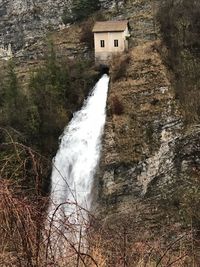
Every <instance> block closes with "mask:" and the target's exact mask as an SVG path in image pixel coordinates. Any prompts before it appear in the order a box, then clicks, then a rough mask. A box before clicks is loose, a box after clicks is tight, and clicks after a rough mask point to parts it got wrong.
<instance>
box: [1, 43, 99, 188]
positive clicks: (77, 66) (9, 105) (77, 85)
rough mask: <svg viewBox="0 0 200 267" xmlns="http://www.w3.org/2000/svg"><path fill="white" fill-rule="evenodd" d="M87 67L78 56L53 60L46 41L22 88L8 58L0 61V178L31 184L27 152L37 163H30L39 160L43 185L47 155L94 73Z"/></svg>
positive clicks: (31, 167) (45, 176)
mask: <svg viewBox="0 0 200 267" xmlns="http://www.w3.org/2000/svg"><path fill="white" fill-rule="evenodd" d="M91 66H92V64H91V62H89V61H88V60H84V59H77V60H69V59H68V58H62V59H58V58H57V56H56V53H55V49H54V46H53V45H52V44H50V45H49V49H48V56H46V60H45V62H44V63H43V64H42V66H40V67H39V68H37V69H35V70H34V71H32V73H30V81H29V84H28V90H26V91H25V90H24V88H23V86H22V84H21V83H20V81H19V78H18V77H17V73H16V68H15V64H14V62H12V61H11V62H9V63H8V65H7V66H3V68H2V70H1V73H0V75H1V79H0V96H1V101H0V140H1V144H2V145H1V150H0V177H2V178H6V179H7V178H12V179H14V180H16V181H21V180H23V182H24V181H26V185H27V186H28V187H31V186H33V180H34V179H35V178H34V176H35V174H34V173H33V170H34V165H33V162H34V161H31V155H32V154H34V155H35V156H34V159H35V161H36V162H37V164H39V165H37V164H36V165H37V167H39V166H40V165H41V166H40V167H41V170H42V171H41V172H43V178H44V182H42V184H43V185H44V186H45V185H46V181H45V179H46V178H47V176H48V174H49V171H50V166H51V161H49V159H51V158H52V156H53V155H54V154H55V152H56V150H57V146H58V137H59V135H60V134H61V133H62V131H63V129H64V127H65V126H66V125H67V123H68V122H69V120H70V119H71V117H72V114H73V113H74V112H75V111H76V110H77V109H79V108H80V106H81V105H82V103H83V100H84V98H85V97H86V95H87V94H88V92H89V90H90V88H91V87H92V86H93V84H94V83H95V80H96V78H97V77H96V73H95V72H93V71H90V70H91ZM28 147H30V148H31V149H33V150H35V151H37V152H38V153H40V154H42V155H43V156H46V157H47V159H44V158H43V157H41V156H39V154H37V153H36V152H34V153H33V152H32V153H29V152H30V151H31V150H28ZM35 153H36V154H35ZM29 158H30V160H29ZM31 162H32V163H31ZM5 166H6V168H5ZM44 166H46V167H45V171H44V170H43V167H44ZM31 173H32V174H33V175H32V174H31ZM31 181H32V182H31ZM23 182H22V183H23ZM43 185H42V186H43Z"/></svg>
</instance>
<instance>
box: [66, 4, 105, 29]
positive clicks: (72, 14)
mask: <svg viewBox="0 0 200 267" xmlns="http://www.w3.org/2000/svg"><path fill="white" fill-rule="evenodd" d="M99 9H100V1H99V0H73V1H72V6H71V9H70V8H69V7H68V5H67V6H66V7H65V8H64V11H63V16H62V20H63V23H64V24H67V23H73V22H76V21H82V20H84V19H85V18H87V17H89V16H90V15H91V14H92V13H94V12H95V11H98V10H99Z"/></svg>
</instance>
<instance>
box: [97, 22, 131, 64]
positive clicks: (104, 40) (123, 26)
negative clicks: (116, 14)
mask: <svg viewBox="0 0 200 267" xmlns="http://www.w3.org/2000/svg"><path fill="white" fill-rule="evenodd" d="M93 33H94V49H95V60H96V62H106V61H108V60H109V59H110V58H111V57H112V55H113V54H117V53H122V52H124V51H127V50H128V37H129V36H130V34H129V26H128V21H127V20H123V21H101V22H96V23H95V25H94V28H93Z"/></svg>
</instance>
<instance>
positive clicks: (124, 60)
mask: <svg viewBox="0 0 200 267" xmlns="http://www.w3.org/2000/svg"><path fill="white" fill-rule="evenodd" d="M130 59H131V58H130V55H129V54H125V55H121V54H117V55H114V56H113V58H112V64H111V65H112V66H111V68H112V80H113V81H117V80H119V79H121V78H125V77H126V70H127V66H128V64H129V62H130Z"/></svg>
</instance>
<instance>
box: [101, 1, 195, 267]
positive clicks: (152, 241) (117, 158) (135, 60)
mask: <svg viewBox="0 0 200 267" xmlns="http://www.w3.org/2000/svg"><path fill="white" fill-rule="evenodd" d="M130 2H132V6H134V5H135V11H132V7H131V6H130V10H129V9H128V8H127V9H126V12H128V13H129V14H130V15H131V12H133V13H134V12H135V13H134V15H133V16H131V17H130V23H131V27H132V40H131V42H132V43H133V44H137V45H136V46H135V45H133V46H135V47H134V48H131V49H130V51H129V55H127V56H126V57H127V59H125V61H126V63H127V64H125V65H124V64H123V61H124V59H123V58H121V59H119V58H117V57H116V58H115V59H114V60H113V64H112V66H111V76H112V81H111V83H110V91H109V98H108V110H107V114H108V116H107V123H106V128H105V134H104V140H103V149H102V157H101V162H100V168H99V171H98V173H97V185H98V192H97V202H98V206H97V207H96V212H97V214H98V215H99V217H100V218H101V219H102V221H103V225H104V227H105V228H106V229H107V231H108V232H107V235H108V236H107V237H106V238H105V240H104V241H105V243H104V246H105V247H106V251H107V252H106V253H107V260H108V261H107V265H106V266H122V263H118V262H120V259H119V258H120V257H119V258H118V255H119V254H120V253H122V251H124V250H126V253H127V255H128V256H127V258H126V259H125V260H124V261H125V262H126V264H127V266H154V264H155V266H160V265H156V264H157V262H158V261H157V260H155V261H154V260H152V262H148V263H147V261H145V258H144V259H142V260H141V259H137V257H136V256H135V255H137V253H138V251H137V249H138V250H140V249H141V253H144V254H145V253H146V256H145V257H147V258H146V259H148V257H149V256H148V255H149V254H148V253H150V252H148V251H149V249H150V250H151V249H153V250H154V251H155V254H156V253H157V252H158V250H159V249H160V251H162V249H163V248H164V247H165V245H166V244H167V243H170V242H173V241H174V240H176V239H178V238H179V237H180V236H181V235H185V236H189V235H187V229H188V227H189V228H190V227H191V222H192V225H195V224H196V226H197V229H198V225H199V224H198V222H199V217H198V216H199V215H197V214H195V212H194V213H193V212H191V210H192V209H193V206H196V205H197V203H199V202H198V200H197V199H198V193H197V191H198V189H197V191H195V188H196V186H197V183H198V182H197V181H198V180H199V178H197V177H198V176H199V170H200V142H199V137H200V128H199V125H186V123H185V119H184V116H183V114H184V110H183V109H182V107H181V105H180V103H179V101H178V100H177V98H176V96H175V93H174V88H173V82H172V79H171V76H170V73H169V71H168V70H167V68H166V66H165V64H164V63H163V59H162V57H161V53H160V51H161V47H162V44H161V43H160V41H159V39H158V36H159V32H157V26H156V25H155V24H154V12H153V9H150V6H149V3H147V1H130ZM130 2H129V3H130ZM151 7H152V6H151ZM137 26H138V27H137ZM134 29H135V31H134ZM155 38H157V40H155ZM153 40H154V41H153ZM120 66H121V67H120ZM119 69H120V71H119ZM116 72H117V74H116ZM120 73H121V74H120ZM195 192H196V193H195ZM198 192H199V191H198ZM191 199H193V200H192V201H191ZM119 233H124V236H123V234H122V235H120V234H119ZM124 238H125V239H124ZM108 240H109V241H108ZM116 240H117V241H116ZM124 240H125V241H124ZM123 242H125V243H126V248H125V247H124V245H123V244H124V243H123ZM190 242H193V241H188V239H187V241H185V240H184V241H183V243H184V246H185V248H184V249H185V251H188V249H189V248H188V244H189V243H190ZM108 243H109V245H108ZM110 243H112V244H115V245H110ZM122 243H123V244H122ZM147 244H148V246H147ZM138 246H139V248H138ZM158 246H159V249H158V250H157V248H158ZM156 250H157V252H156ZM176 251H179V248H178V247H177V246H176ZM123 253H124V252H123ZM123 253H122V255H121V257H123ZM159 253H160V252H158V254H159ZM163 253H164V252H163ZM111 254H112V255H114V256H111ZM158 254H157V256H155V257H158V258H159V257H160V256H159V255H158ZM161 254H162V252H161ZM169 258H170V257H169ZM169 261H170V259H169ZM188 262H190V261H188ZM120 264H121V265H120ZM140 264H141V265H140ZM148 264H149V265H148ZM151 264H152V265H151ZM188 264H189V265H190V264H191V262H190V263H188ZM164 266H167V263H166V265H165V264H164ZM177 266H184V265H177Z"/></svg>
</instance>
